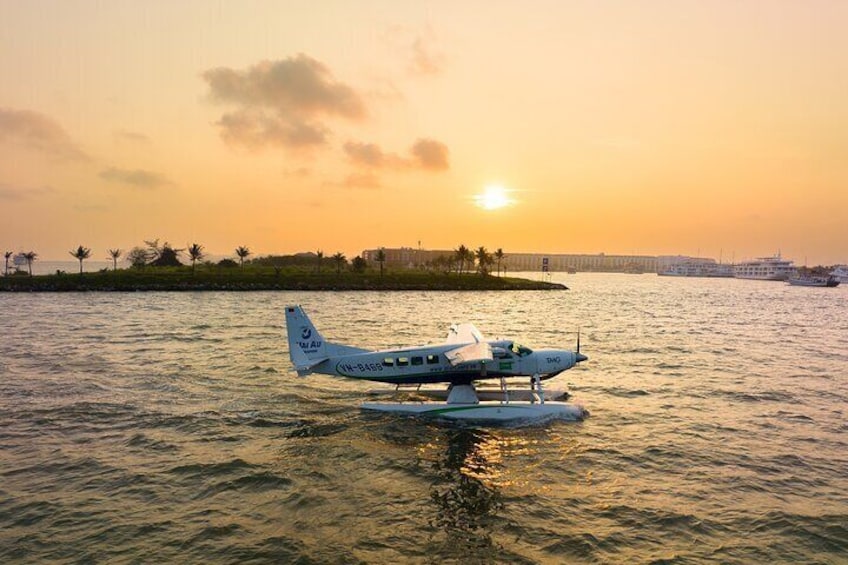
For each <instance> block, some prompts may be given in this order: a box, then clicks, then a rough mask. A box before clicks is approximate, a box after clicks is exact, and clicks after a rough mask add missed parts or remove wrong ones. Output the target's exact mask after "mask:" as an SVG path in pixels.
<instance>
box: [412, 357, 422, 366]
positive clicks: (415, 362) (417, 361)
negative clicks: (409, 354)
mask: <svg viewBox="0 0 848 565" xmlns="http://www.w3.org/2000/svg"><path fill="white" fill-rule="evenodd" d="M412 364H413V365H423V364H424V358H423V357H413V358H412Z"/></svg>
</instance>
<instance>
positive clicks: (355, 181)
mask: <svg viewBox="0 0 848 565" xmlns="http://www.w3.org/2000/svg"><path fill="white" fill-rule="evenodd" d="M342 186H344V187H346V188H380V178H379V177H378V176H377V175H373V174H370V173H366V174H360V173H353V174H350V175H348V176H347V177H346V178H345V179H344V181H343V182H342Z"/></svg>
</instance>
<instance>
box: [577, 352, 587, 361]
mask: <svg viewBox="0 0 848 565" xmlns="http://www.w3.org/2000/svg"><path fill="white" fill-rule="evenodd" d="M588 359H589V358H588V357H586V356H585V355H583V354H582V353H576V354H575V355H574V362H575V363H580V362H581V361H586V360H588Z"/></svg>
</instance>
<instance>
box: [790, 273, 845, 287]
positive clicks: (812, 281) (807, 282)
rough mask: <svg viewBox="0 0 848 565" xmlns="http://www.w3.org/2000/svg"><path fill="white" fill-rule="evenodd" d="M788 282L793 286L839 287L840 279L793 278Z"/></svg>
mask: <svg viewBox="0 0 848 565" xmlns="http://www.w3.org/2000/svg"><path fill="white" fill-rule="evenodd" d="M787 282H788V283H789V284H791V285H793V286H824V287H834V286H839V279H837V278H836V277H834V276H833V275H830V276H827V277H792V278H790V279H789V280H788V281H787Z"/></svg>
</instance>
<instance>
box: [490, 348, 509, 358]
mask: <svg viewBox="0 0 848 565" xmlns="http://www.w3.org/2000/svg"><path fill="white" fill-rule="evenodd" d="M492 357H494V358H495V359H510V358H511V357H512V355H510V354H509V351H507V350H506V349H504V348H503V347H493V348H492Z"/></svg>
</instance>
